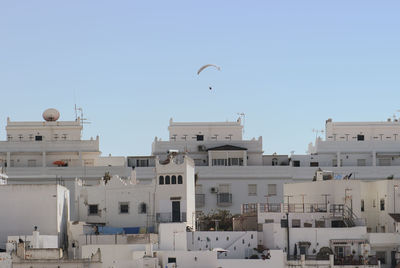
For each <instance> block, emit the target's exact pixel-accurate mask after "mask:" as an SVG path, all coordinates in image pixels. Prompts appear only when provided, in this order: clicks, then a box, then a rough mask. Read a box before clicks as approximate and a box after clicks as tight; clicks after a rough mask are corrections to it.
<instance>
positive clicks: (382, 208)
mask: <svg viewBox="0 0 400 268" xmlns="http://www.w3.org/2000/svg"><path fill="white" fill-rule="evenodd" d="M380 208H381V211H383V210H385V199H383V198H382V199H381V201H380Z"/></svg>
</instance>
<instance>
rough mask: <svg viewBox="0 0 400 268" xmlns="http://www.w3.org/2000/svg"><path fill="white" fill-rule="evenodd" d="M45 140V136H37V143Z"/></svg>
mask: <svg viewBox="0 0 400 268" xmlns="http://www.w3.org/2000/svg"><path fill="white" fill-rule="evenodd" d="M41 140H43V136H35V141H41Z"/></svg>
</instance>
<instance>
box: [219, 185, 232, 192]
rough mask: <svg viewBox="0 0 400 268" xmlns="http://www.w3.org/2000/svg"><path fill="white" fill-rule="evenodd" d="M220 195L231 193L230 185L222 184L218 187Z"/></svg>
mask: <svg viewBox="0 0 400 268" xmlns="http://www.w3.org/2000/svg"><path fill="white" fill-rule="evenodd" d="M218 189H219V193H230V185H229V184H220V185H218Z"/></svg>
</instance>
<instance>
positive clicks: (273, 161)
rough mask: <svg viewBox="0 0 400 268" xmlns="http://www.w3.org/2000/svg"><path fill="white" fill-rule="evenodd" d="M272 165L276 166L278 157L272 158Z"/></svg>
mask: <svg viewBox="0 0 400 268" xmlns="http://www.w3.org/2000/svg"><path fill="white" fill-rule="evenodd" d="M272 165H273V166H277V165H278V158H272Z"/></svg>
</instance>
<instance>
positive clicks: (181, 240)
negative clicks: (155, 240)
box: [158, 223, 188, 251]
mask: <svg viewBox="0 0 400 268" xmlns="http://www.w3.org/2000/svg"><path fill="white" fill-rule="evenodd" d="M158 233H159V241H160V242H159V250H167V251H168V250H184V251H186V250H187V248H188V246H187V245H188V244H187V234H186V224H185V223H162V224H160V225H159V227H158Z"/></svg>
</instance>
